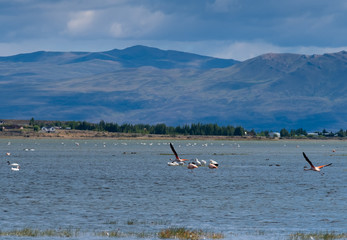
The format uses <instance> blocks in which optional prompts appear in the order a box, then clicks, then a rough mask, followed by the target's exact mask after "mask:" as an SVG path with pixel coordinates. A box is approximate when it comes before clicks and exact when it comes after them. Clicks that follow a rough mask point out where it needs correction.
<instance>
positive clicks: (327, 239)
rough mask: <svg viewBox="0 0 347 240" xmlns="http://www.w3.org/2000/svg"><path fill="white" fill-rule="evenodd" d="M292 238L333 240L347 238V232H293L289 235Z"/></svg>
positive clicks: (291, 239) (292, 239) (300, 239)
mask: <svg viewBox="0 0 347 240" xmlns="http://www.w3.org/2000/svg"><path fill="white" fill-rule="evenodd" d="M289 239H290V240H306V239H307V240H312V239H314V240H333V239H347V233H335V232H317V233H300V232H298V233H293V234H290V236H289Z"/></svg>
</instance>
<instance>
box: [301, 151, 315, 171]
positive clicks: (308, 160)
mask: <svg viewBox="0 0 347 240" xmlns="http://www.w3.org/2000/svg"><path fill="white" fill-rule="evenodd" d="M302 155H304V158H305V159H306V161H307V162H308V163H309V164H310V165H311V167H313V168H314V166H313V164H312V163H311V161H310V159H308V157H307V156H306V154H305V153H304V152H302Z"/></svg>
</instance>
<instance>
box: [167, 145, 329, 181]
mask: <svg viewBox="0 0 347 240" xmlns="http://www.w3.org/2000/svg"><path fill="white" fill-rule="evenodd" d="M170 148H171V150H172V152H173V153H174V155H175V157H176V159H174V160H172V159H170V162H168V163H167V164H168V165H169V166H182V165H185V161H188V159H184V158H180V157H179V156H178V154H177V152H176V150H175V148H174V146H173V145H172V143H170ZM302 154H303V156H304V158H305V160H306V161H307V162H308V164H310V168H308V167H307V166H304V170H305V171H310V170H311V171H316V172H320V171H321V169H322V168H324V167H327V166H331V165H332V163H329V164H325V165H321V166H314V165H313V164H312V162H311V161H310V159H309V158H308V157H307V156H306V154H305V152H302ZM206 164H207V163H206V161H205V160H201V161H199V160H198V159H197V158H195V160H194V161H192V162H188V166H187V167H188V169H195V168H198V167H200V166H206ZM208 167H209V168H211V169H217V168H218V162H216V161H214V160H212V159H210V162H209V164H208ZM321 174H322V175H323V174H324V173H321Z"/></svg>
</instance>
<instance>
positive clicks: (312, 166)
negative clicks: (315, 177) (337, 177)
mask: <svg viewBox="0 0 347 240" xmlns="http://www.w3.org/2000/svg"><path fill="white" fill-rule="evenodd" d="M302 155H304V158H305V159H306V161H307V162H308V163H309V164H310V166H311V168H306V167H304V170H305V171H309V170H312V171H316V172H320V171H321V168H323V167H327V166H330V165H331V164H332V163H329V164H326V165H322V166H318V167H315V166H314V165H313V164H312V162H311V161H310V159H308V157H307V156H306V154H305V153H304V152H302ZM323 174H324V173H322V175H323Z"/></svg>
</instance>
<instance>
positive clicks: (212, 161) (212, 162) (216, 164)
mask: <svg viewBox="0 0 347 240" xmlns="http://www.w3.org/2000/svg"><path fill="white" fill-rule="evenodd" d="M210 164H213V165H215V166H217V167H218V163H217V162H216V161H215V160H212V159H210Z"/></svg>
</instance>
